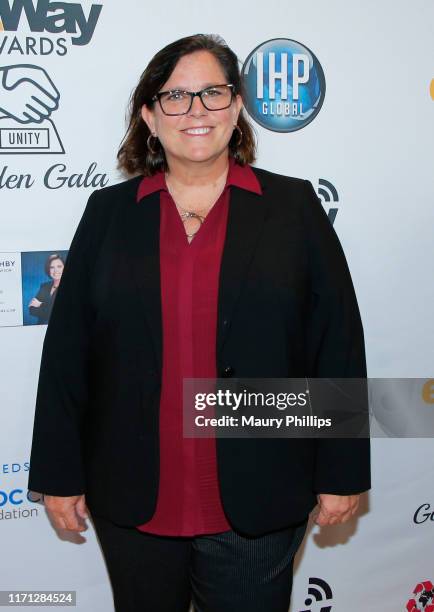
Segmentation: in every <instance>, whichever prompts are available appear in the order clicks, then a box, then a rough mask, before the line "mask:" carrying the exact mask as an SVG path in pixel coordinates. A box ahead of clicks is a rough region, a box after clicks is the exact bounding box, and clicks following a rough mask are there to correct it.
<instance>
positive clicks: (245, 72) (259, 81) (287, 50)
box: [241, 38, 326, 132]
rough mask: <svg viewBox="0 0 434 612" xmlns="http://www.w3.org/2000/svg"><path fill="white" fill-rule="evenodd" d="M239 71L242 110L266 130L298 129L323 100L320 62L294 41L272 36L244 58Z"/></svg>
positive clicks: (287, 130) (311, 116)
mask: <svg viewBox="0 0 434 612" xmlns="http://www.w3.org/2000/svg"><path fill="white" fill-rule="evenodd" d="M241 74H242V78H243V81H244V88H245V99H244V106H245V108H246V111H247V112H248V113H249V115H250V116H251V117H252V118H253V119H254V120H255V121H256V122H257V123H259V125H262V127H264V128H267V129H268V130H273V131H274V132H295V130H301V128H304V127H305V126H306V125H307V124H308V123H310V122H311V121H313V120H314V118H315V117H316V116H317V114H318V113H319V111H320V109H321V106H322V103H323V102H324V96H325V89H326V86H325V78H324V72H323V69H322V67H321V64H320V63H319V61H318V59H317V58H316V57H315V55H314V54H313V53H312V51H311V50H310V49H308V48H307V47H305V46H304V45H302V44H301V43H299V42H297V41H296V40H290V39H289V38H273V39H272V40H267V41H266V42H264V43H261V44H260V45H258V46H257V47H256V48H255V49H254V50H253V51H252V52H251V53H250V54H249V56H248V57H247V59H246V61H245V62H244V64H243V68H242V71H241Z"/></svg>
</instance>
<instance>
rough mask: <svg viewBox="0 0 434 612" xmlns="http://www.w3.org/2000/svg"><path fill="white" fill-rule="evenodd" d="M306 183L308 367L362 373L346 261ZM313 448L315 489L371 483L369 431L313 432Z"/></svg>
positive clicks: (325, 374) (326, 374) (352, 489)
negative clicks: (338, 435)
mask: <svg viewBox="0 0 434 612" xmlns="http://www.w3.org/2000/svg"><path fill="white" fill-rule="evenodd" d="M305 188H306V203H305V205H304V206H303V209H304V212H305V219H306V223H307V230H306V231H307V236H308V241H309V244H308V249H309V259H310V265H309V268H310V286H311V304H310V308H309V314H308V320H307V327H306V336H307V361H308V363H307V366H308V367H307V369H308V372H309V375H310V376H312V377H315V378H365V379H366V357H365V344H364V334H363V326H362V321H361V317H360V312H359V307H358V304H357V299H356V294H355V291H354V286H353V282H352V279H351V275H350V271H349V268H348V264H347V261H346V258H345V255H344V252H343V249H342V246H341V244H340V242H339V239H338V236H337V234H336V232H335V230H334V228H333V226H332V224H331V223H330V221H329V218H328V216H327V214H326V212H325V211H324V208H323V207H322V204H321V202H320V200H319V198H318V197H317V195H316V193H315V190H314V188H313V186H312V183H311V182H310V181H305ZM366 397H367V396H366ZM366 412H367V414H368V412H369V410H368V405H367V404H366ZM316 449H317V451H316V462H315V473H314V481H313V489H314V491H315V492H316V493H332V494H335V495H351V494H355V493H361V492H363V491H366V490H368V489H370V488H371V468H370V439H369V437H363V438H362V437H360V438H355V437H354V438H317V439H316Z"/></svg>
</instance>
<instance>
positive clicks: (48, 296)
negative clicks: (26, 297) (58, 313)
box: [29, 280, 57, 324]
mask: <svg viewBox="0 0 434 612" xmlns="http://www.w3.org/2000/svg"><path fill="white" fill-rule="evenodd" d="M53 282H54V281H52V280H51V281H47V282H46V283H42V284H41V286H40V287H39V290H38V293H37V294H36V295H35V297H36V299H37V300H39V301H40V302H42V304H41V305H40V306H29V313H30V314H31V315H32V317H36V318H37V319H38V324H44V323H48V320H49V318H50V312H51V309H52V307H53V304H54V300H55V299H56V292H57V289H56V291H55V292H54V293H51V289H52V288H53Z"/></svg>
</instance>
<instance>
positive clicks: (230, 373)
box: [221, 365, 235, 378]
mask: <svg viewBox="0 0 434 612" xmlns="http://www.w3.org/2000/svg"><path fill="white" fill-rule="evenodd" d="M234 373H235V370H234V368H233V367H232V366H230V365H228V366H226V367H225V368H223V370H222V373H221V375H222V377H223V378H229V377H230V376H233V375H234Z"/></svg>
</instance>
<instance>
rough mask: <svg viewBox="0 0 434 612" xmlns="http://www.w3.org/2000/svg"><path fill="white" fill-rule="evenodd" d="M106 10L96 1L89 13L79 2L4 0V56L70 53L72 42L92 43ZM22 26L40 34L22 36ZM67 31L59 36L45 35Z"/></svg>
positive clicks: (0, 8)
mask: <svg viewBox="0 0 434 612" xmlns="http://www.w3.org/2000/svg"><path fill="white" fill-rule="evenodd" d="M101 10H102V5H101V4H92V6H91V8H90V11H89V14H88V15H87V16H86V14H85V12H84V10H83V7H82V5H81V4H80V3H78V2H52V1H51V0H36V3H35V2H34V0H12V2H10V0H0V32H5V35H4V37H3V38H2V39H0V55H1V54H4V55H11V54H13V53H16V54H19V55H21V56H22V55H32V56H33V55H50V54H51V53H55V54H56V55H66V54H67V52H68V45H69V43H71V44H72V45H75V46H83V45H87V44H89V43H90V41H91V40H92V37H93V34H94V32H95V28H96V25H97V23H98V19H99V16H100V13H101ZM22 28H25V29H28V28H30V31H31V32H32V34H36V35H37V36H27V35H26V36H24V37H18V36H16V35H11V34H10V33H14V32H17V33H19V34H21V32H20V30H21V29H22ZM44 33H47V34H55V35H59V34H64V35H65V36H56V37H55V38H52V37H47V36H43V35H42V34H44Z"/></svg>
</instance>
